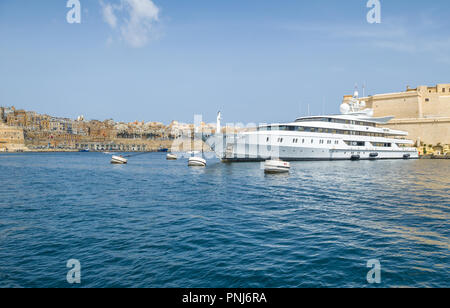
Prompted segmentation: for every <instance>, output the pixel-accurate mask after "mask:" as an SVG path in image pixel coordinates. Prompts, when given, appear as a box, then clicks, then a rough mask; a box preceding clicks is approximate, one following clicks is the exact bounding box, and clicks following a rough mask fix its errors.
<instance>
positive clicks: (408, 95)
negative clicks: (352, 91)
mask: <svg viewBox="0 0 450 308" xmlns="http://www.w3.org/2000/svg"><path fill="white" fill-rule="evenodd" d="M351 98H352V95H347V96H344V102H348V101H349V100H351ZM362 100H364V101H365V102H366V105H367V108H371V109H373V111H374V116H375V117H386V116H394V119H393V120H391V121H390V122H389V123H387V124H384V126H386V127H388V128H391V129H395V130H402V131H407V132H408V133H409V135H408V138H410V139H412V140H414V141H415V142H416V145H417V146H420V145H424V144H425V145H439V144H443V145H445V144H450V84H438V85H436V86H432V87H429V86H419V87H417V88H414V89H413V88H409V87H407V89H406V91H404V92H397V93H387V94H376V95H373V96H368V97H364V98H362Z"/></svg>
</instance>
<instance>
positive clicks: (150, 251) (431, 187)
mask: <svg viewBox="0 0 450 308" xmlns="http://www.w3.org/2000/svg"><path fill="white" fill-rule="evenodd" d="M109 160H110V156H108V155H105V154H102V153H66V154H5V155H0V287H69V286H70V285H69V284H68V283H67V281H66V274H67V271H68V270H69V269H68V268H66V262H67V260H69V259H78V260H79V261H80V262H81V267H82V268H81V280H82V281H81V287H256V288H259V287H368V286H371V285H369V284H368V283H367V280H366V275H367V272H368V271H369V270H370V268H367V261H368V260H370V259H378V260H379V261H380V263H381V284H379V285H377V286H380V287H450V262H449V248H450V241H449V240H450V224H449V218H450V215H449V214H450V161H437V160H411V161H367V162H366V161H360V162H350V161H348V162H347V161H345V162H298V163H292V171H291V173H290V174H289V175H270V176H269V175H264V173H263V171H262V170H261V169H260V164H258V163H240V164H222V163H220V162H219V161H210V162H209V165H208V167H207V168H205V169H195V168H194V169H190V168H188V167H187V163H186V160H185V159H183V160H179V161H166V160H165V155H164V154H161V153H154V154H148V155H143V156H137V157H134V158H131V159H130V163H129V165H126V166H119V165H110V164H109Z"/></svg>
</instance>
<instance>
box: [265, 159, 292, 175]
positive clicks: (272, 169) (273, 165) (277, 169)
mask: <svg viewBox="0 0 450 308" xmlns="http://www.w3.org/2000/svg"><path fill="white" fill-rule="evenodd" d="M290 168H291V165H290V164H289V163H288V162H285V161H282V160H266V162H265V163H264V172H265V173H286V172H289V170H290Z"/></svg>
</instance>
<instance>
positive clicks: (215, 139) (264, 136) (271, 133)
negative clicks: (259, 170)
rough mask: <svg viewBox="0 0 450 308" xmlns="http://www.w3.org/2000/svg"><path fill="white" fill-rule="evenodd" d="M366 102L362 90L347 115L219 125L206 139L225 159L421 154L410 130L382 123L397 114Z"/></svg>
mask: <svg viewBox="0 0 450 308" xmlns="http://www.w3.org/2000/svg"><path fill="white" fill-rule="evenodd" d="M364 107H365V103H364V102H361V101H359V100H358V98H357V92H356V93H355V96H354V98H353V100H352V102H350V104H343V105H341V112H342V113H343V114H341V115H327V116H310V117H302V118H298V119H297V120H295V121H294V122H291V123H275V124H270V125H261V126H259V127H257V128H255V129H253V130H249V131H247V132H242V133H238V134H230V135H227V134H221V133H220V131H219V133H217V134H215V135H212V136H203V140H204V141H205V142H206V143H207V144H208V145H209V146H210V147H211V148H212V149H213V150H214V151H215V152H216V154H217V156H218V157H219V158H220V159H221V160H222V161H225V162H234V161H236V162H238V161H264V160H268V159H281V160H285V161H296V160H359V159H371V160H375V159H409V158H411V159H415V158H418V152H417V149H416V148H414V147H412V145H413V141H411V140H407V139H406V137H407V135H408V133H406V132H403V131H398V130H392V129H389V128H384V127H378V126H377V124H384V123H387V122H388V121H389V120H391V119H392V117H385V118H373V117H372V115H373V111H372V110H371V109H365V110H361V109H362V108H364ZM218 126H219V127H220V120H219V119H218Z"/></svg>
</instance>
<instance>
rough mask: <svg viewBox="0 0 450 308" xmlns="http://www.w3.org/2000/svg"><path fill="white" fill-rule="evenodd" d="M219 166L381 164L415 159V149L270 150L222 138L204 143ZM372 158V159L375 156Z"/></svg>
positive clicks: (335, 148)
mask: <svg viewBox="0 0 450 308" xmlns="http://www.w3.org/2000/svg"><path fill="white" fill-rule="evenodd" d="M205 141H206V143H207V144H208V145H209V146H210V147H211V148H212V149H213V150H214V152H215V153H216V155H217V157H218V158H219V159H221V160H222V161H223V162H261V161H266V160H270V159H272V158H278V159H281V160H283V161H333V160H354V157H356V156H359V159H358V160H384V159H418V158H419V155H418V152H417V150H416V149H415V148H400V147H399V148H397V149H391V148H390V149H383V148H376V147H358V148H357V147H341V148H339V147H338V146H333V147H327V145H326V144H325V145H323V146H320V147H319V146H316V147H313V146H294V145H291V146H273V145H268V144H258V143H251V142H249V140H246V139H245V138H226V137H224V136H223V135H216V136H211V137H209V138H207V139H205ZM375 154H376V155H375Z"/></svg>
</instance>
